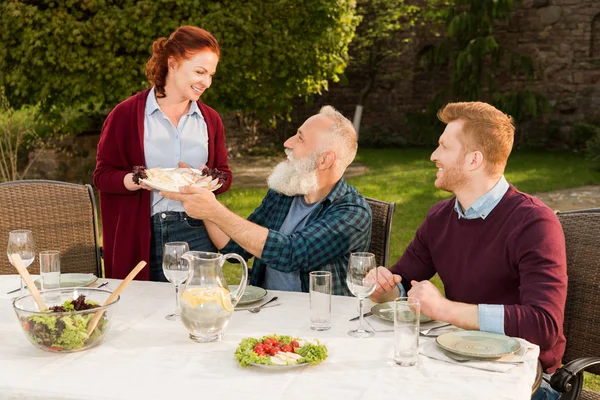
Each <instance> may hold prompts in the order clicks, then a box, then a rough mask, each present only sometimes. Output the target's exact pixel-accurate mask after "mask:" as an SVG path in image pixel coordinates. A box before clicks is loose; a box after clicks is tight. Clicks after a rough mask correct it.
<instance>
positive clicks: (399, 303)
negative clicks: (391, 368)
mask: <svg viewBox="0 0 600 400" xmlns="http://www.w3.org/2000/svg"><path fill="white" fill-rule="evenodd" d="M420 309H421V304H420V303H419V300H418V299H417V298H415V297H399V298H397V299H396V300H395V301H394V308H393V310H394V361H395V362H396V364H398V365H402V366H411V365H416V364H417V360H418V358H419V320H420V314H421V312H420V311H421V310H420Z"/></svg>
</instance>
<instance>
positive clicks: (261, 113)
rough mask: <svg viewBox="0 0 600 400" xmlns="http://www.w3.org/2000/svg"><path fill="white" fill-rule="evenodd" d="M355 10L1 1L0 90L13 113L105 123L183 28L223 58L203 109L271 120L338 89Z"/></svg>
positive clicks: (162, 1)
mask: <svg viewBox="0 0 600 400" xmlns="http://www.w3.org/2000/svg"><path fill="white" fill-rule="evenodd" d="M354 8H355V3H354V1H353V0H264V1H263V0H248V1H245V0H226V1H220V2H207V1H201V0H156V1H147V0H82V1H73V0H41V1H31V0H22V1H16V0H7V1H4V2H2V3H1V4H0V15H2V19H1V20H0V39H1V40H0V86H5V87H6V94H7V97H8V100H9V102H10V104H11V105H12V106H13V107H14V108H15V109H19V108H20V107H21V106H23V105H39V106H40V110H41V112H42V113H45V114H48V113H50V114H52V115H54V116H57V115H58V114H59V113H60V112H61V111H63V110H64V109H66V108H71V109H82V110H86V111H87V112H101V113H106V112H107V110H109V109H111V108H112V107H113V106H114V105H116V104H117V103H118V102H120V101H122V100H124V99H125V98H127V97H129V96H130V95H132V94H133V93H135V92H137V91H140V90H141V89H144V88H145V87H147V83H146V79H145V75H144V66H145V63H146V61H147V60H148V58H149V56H150V49H151V45H152V42H153V41H154V40H155V39H157V38H158V37H161V36H166V37H168V35H169V34H170V33H171V32H173V31H174V30H175V29H176V28H178V27H179V26H181V25H186V24H189V25H196V26H200V27H203V28H205V29H207V30H208V31H210V32H211V33H213V34H214V35H215V36H216V37H217V39H218V40H219V43H220V45H221V47H222V48H223V53H222V57H221V62H220V65H219V68H218V70H217V75H216V76H215V79H214V87H213V88H212V89H211V90H210V91H209V92H207V93H206V97H205V98H204V97H203V100H205V101H206V102H207V103H208V104H211V106H214V107H215V108H217V109H218V110H219V111H220V112H224V111H227V110H245V111H251V112H252V113H253V114H254V115H256V117H258V118H261V119H263V120H268V119H270V118H272V117H273V116H274V115H276V114H279V115H281V114H283V115H285V114H286V113H287V112H289V110H290V107H291V100H292V99H293V98H295V97H298V96H304V95H308V94H311V93H319V92H321V91H322V90H324V89H326V88H327V86H328V82H330V81H336V80H337V79H338V77H339V75H340V73H342V71H343V70H344V68H345V67H346V63H347V58H348V57H347V51H348V44H349V43H350V41H351V39H352V37H353V34H354V30H355V27H356V24H357V23H358V18H357V17H356V16H355V14H354Z"/></svg>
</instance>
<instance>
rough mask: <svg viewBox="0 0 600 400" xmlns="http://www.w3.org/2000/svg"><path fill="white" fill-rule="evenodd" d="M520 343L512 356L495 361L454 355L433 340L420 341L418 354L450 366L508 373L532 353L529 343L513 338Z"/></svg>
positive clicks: (532, 348) (532, 349)
mask: <svg viewBox="0 0 600 400" xmlns="http://www.w3.org/2000/svg"><path fill="white" fill-rule="evenodd" d="M515 339H516V340H518V341H519V343H521V348H520V349H519V351H517V352H516V353H514V354H509V355H506V356H504V357H501V358H498V359H495V360H474V359H468V358H466V357H462V356H460V355H458V354H457V355H455V354H453V353H450V352H447V351H445V350H443V349H442V348H441V347H440V346H438V344H437V343H436V341H435V339H429V340H421V343H422V346H421V348H420V349H419V350H420V351H419V352H420V354H422V355H424V356H426V357H429V358H433V359H436V360H440V361H445V362H449V363H452V364H459V365H464V366H465V367H469V368H476V369H482V370H486V371H493V372H508V371H510V370H511V369H513V368H515V367H516V366H517V365H519V364H520V363H523V362H524V361H525V359H527V358H528V354H529V353H530V352H533V351H534V349H535V347H533V346H532V345H531V344H530V343H529V342H527V341H526V340H523V339H519V338H515Z"/></svg>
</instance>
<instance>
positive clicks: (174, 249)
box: [162, 242, 190, 321]
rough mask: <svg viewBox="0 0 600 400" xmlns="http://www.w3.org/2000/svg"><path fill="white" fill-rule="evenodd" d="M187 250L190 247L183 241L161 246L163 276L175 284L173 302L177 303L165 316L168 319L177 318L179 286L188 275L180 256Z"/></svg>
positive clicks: (173, 319)
mask: <svg viewBox="0 0 600 400" xmlns="http://www.w3.org/2000/svg"><path fill="white" fill-rule="evenodd" d="M188 251H190V248H189V246H188V244H187V243H185V242H170V243H166V244H165V246H164V248H163V262H162V266H163V272H164V274H165V278H167V280H168V281H169V282H171V283H172V284H173V285H175V304H176V305H177V308H176V309H175V312H173V313H172V314H169V315H167V316H166V317H165V318H166V319H168V320H169V321H175V320H178V319H179V287H180V285H181V284H182V283H184V282H185V281H186V280H187V277H188V268H187V265H186V264H185V263H184V262H182V259H181V256H182V255H184V254H185V253H187V252H188Z"/></svg>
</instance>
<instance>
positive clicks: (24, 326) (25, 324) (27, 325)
mask: <svg viewBox="0 0 600 400" xmlns="http://www.w3.org/2000/svg"><path fill="white" fill-rule="evenodd" d="M29 328H30V327H29V321H25V322H23V329H25V330H26V331H28V330H29Z"/></svg>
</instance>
